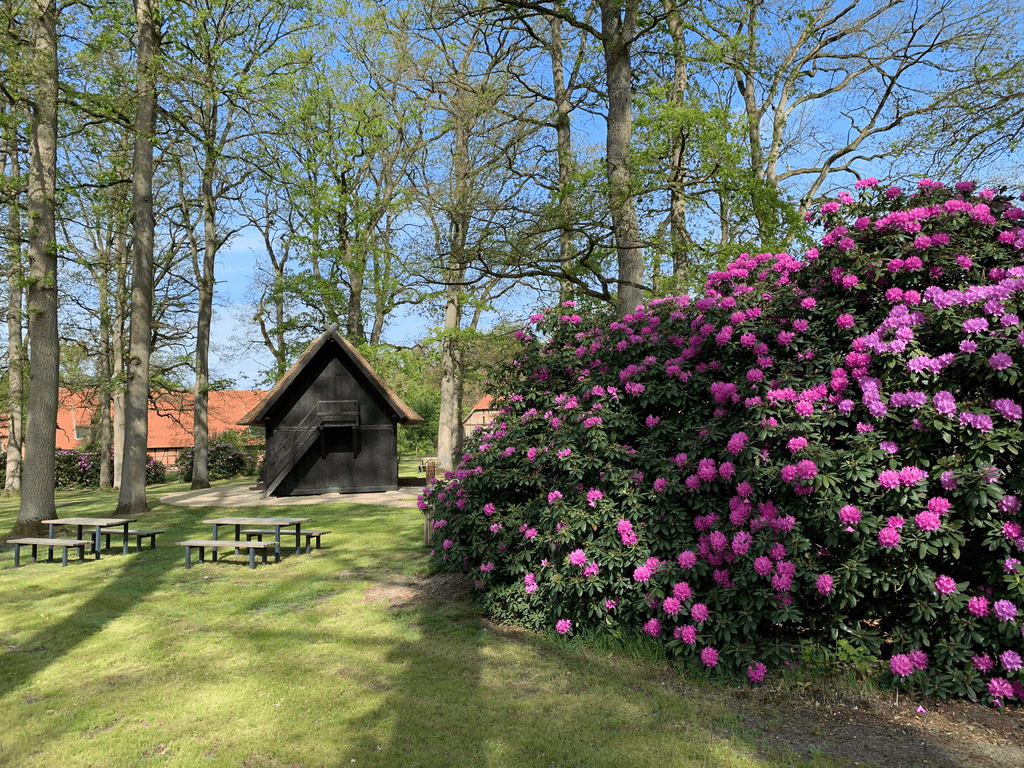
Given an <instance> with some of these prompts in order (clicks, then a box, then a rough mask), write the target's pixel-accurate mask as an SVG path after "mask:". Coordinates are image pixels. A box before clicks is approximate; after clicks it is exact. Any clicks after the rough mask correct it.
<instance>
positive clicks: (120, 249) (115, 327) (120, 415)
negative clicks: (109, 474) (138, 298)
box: [110, 227, 128, 488]
mask: <svg viewBox="0 0 1024 768" xmlns="http://www.w3.org/2000/svg"><path fill="white" fill-rule="evenodd" d="M116 238H117V239H116V240H115V241H114V256H115V258H114V261H115V263H116V267H115V268H116V269H117V280H116V281H115V285H116V286H117V292H116V293H115V294H114V319H113V324H112V327H111V341H110V346H111V350H110V352H111V370H112V373H113V378H114V383H115V386H114V387H113V392H112V395H113V396H112V400H113V411H114V412H113V424H112V425H111V432H112V439H111V444H112V447H113V452H114V476H113V478H111V479H112V480H113V484H114V488H120V487H121V467H122V466H123V464H124V392H125V387H124V373H125V366H124V348H125V343H124V341H125V340H124V330H125V325H126V323H127V320H128V311H127V308H126V307H125V296H126V294H127V291H128V286H127V281H128V232H127V227H126V228H125V229H124V230H123V231H119V232H118V233H117V235H116Z"/></svg>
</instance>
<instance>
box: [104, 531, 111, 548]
mask: <svg viewBox="0 0 1024 768" xmlns="http://www.w3.org/2000/svg"><path fill="white" fill-rule="evenodd" d="M103 535H104V536H105V537H106V539H107V540H106V543H105V544H104V545H103V548H104V549H110V534H109V533H104V534H103Z"/></svg>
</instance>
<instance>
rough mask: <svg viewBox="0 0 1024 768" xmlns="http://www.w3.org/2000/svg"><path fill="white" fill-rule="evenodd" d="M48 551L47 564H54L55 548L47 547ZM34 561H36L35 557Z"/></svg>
mask: <svg viewBox="0 0 1024 768" xmlns="http://www.w3.org/2000/svg"><path fill="white" fill-rule="evenodd" d="M46 551H47V555H46V562H48V563H52V562H53V547H47V548H46ZM33 554H35V553H33ZM32 559H33V560H35V558H34V557H33V558H32Z"/></svg>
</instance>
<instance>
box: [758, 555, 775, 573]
mask: <svg viewBox="0 0 1024 768" xmlns="http://www.w3.org/2000/svg"><path fill="white" fill-rule="evenodd" d="M774 569H775V565H774V564H773V563H772V561H771V558H768V557H765V556H764V555H761V556H760V557H758V558H756V559H755V560H754V570H755V571H756V572H757V575H758V576H767V575H768V574H769V573H771V572H772V571H773V570H774Z"/></svg>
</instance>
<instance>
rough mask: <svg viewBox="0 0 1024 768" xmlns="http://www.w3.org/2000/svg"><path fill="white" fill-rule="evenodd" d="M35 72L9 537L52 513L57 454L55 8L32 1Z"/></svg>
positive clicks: (33, 528)
mask: <svg viewBox="0 0 1024 768" xmlns="http://www.w3.org/2000/svg"><path fill="white" fill-rule="evenodd" d="M30 8H31V14H32V25H33V30H32V37H33V51H32V56H33V71H32V87H31V94H30V104H29V142H30V152H29V173H28V258H29V264H28V286H27V302H26V307H27V310H28V333H29V340H30V341H29V364H30V370H29V388H28V418H27V420H26V424H25V455H26V457H27V458H28V461H27V462H25V465H24V468H23V471H22V480H21V506H20V507H19V509H18V520H17V522H16V523H15V525H14V529H13V530H12V531H11V534H12V535H13V536H16V535H25V534H29V533H36V534H39V533H41V532H42V530H43V526H42V524H41V522H40V521H42V520H47V519H50V518H54V517H56V515H57V512H56V506H55V504H54V485H55V467H54V454H55V452H56V448H57V388H58V385H59V374H60V341H59V338H58V336H57V232H56V223H55V209H54V197H55V195H56V185H57V78H58V67H57V4H56V2H55V0H33V2H32V3H31V5H30Z"/></svg>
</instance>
